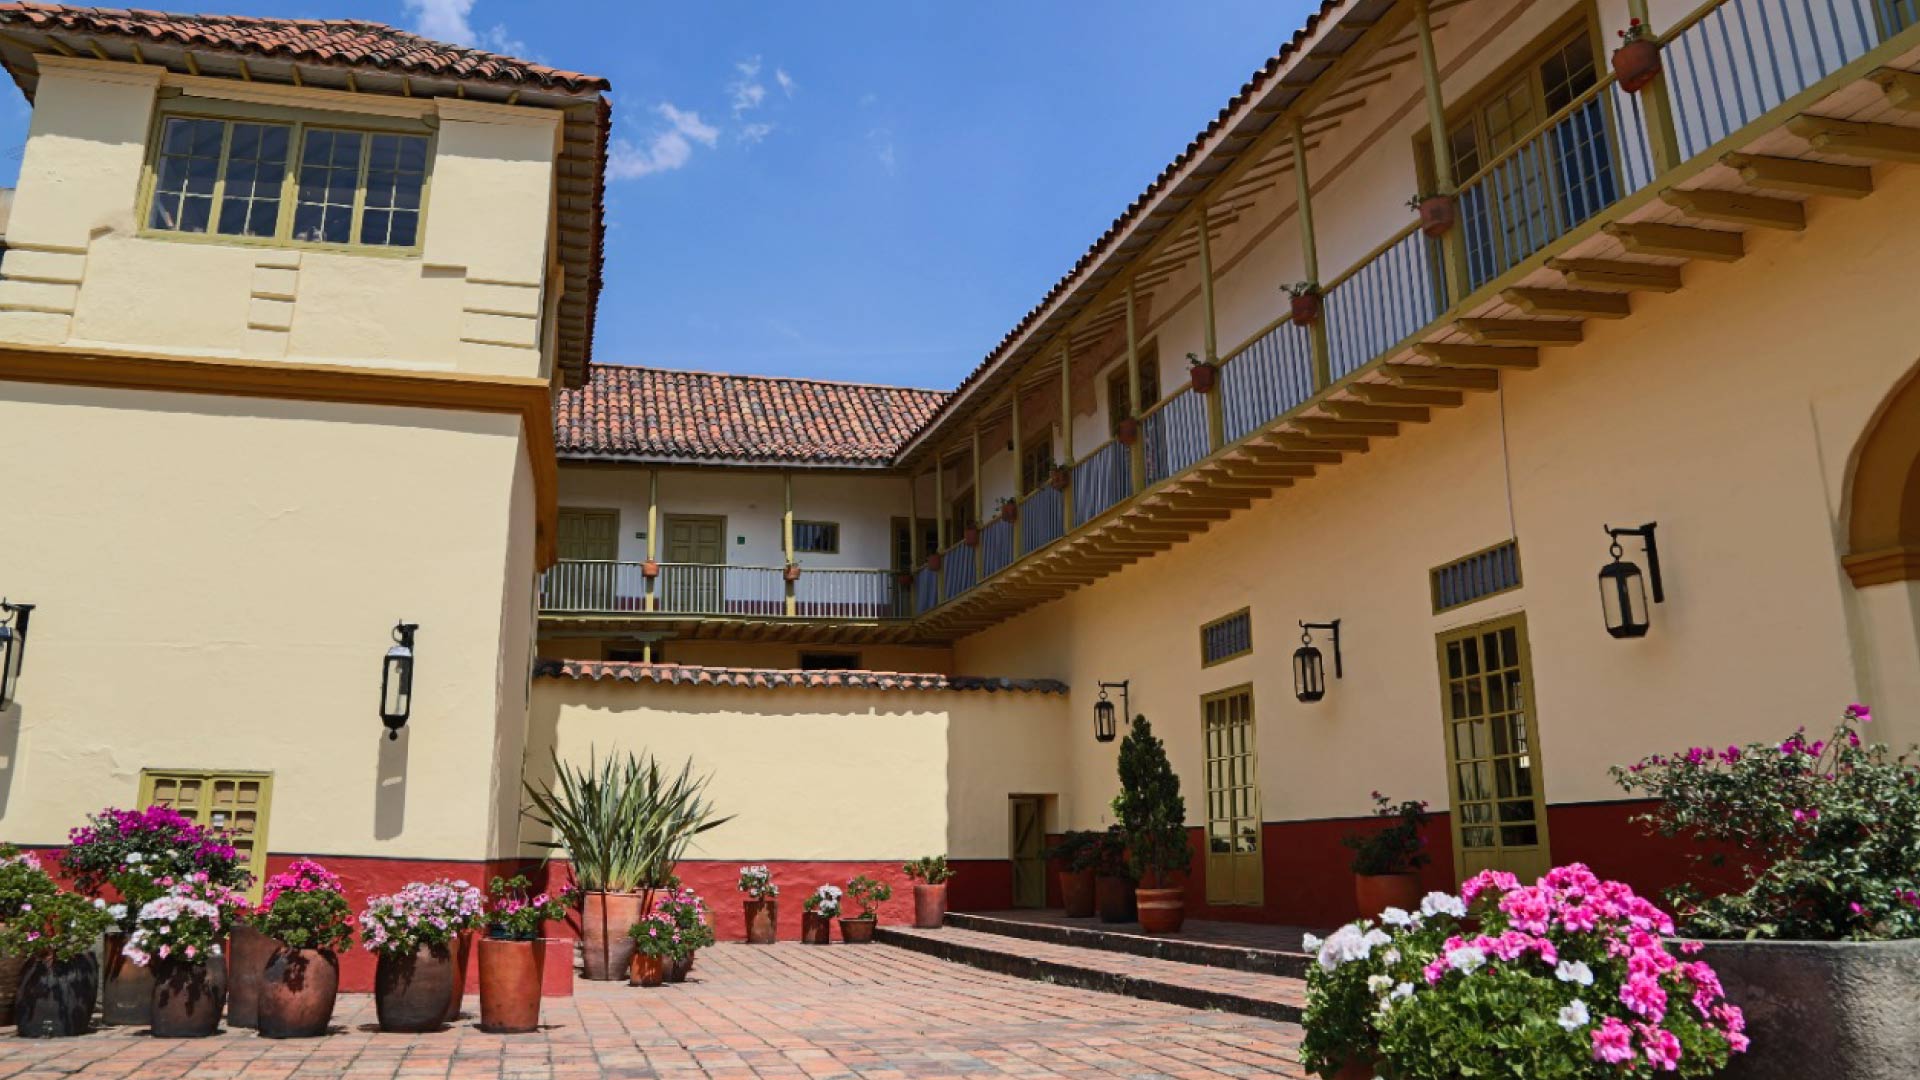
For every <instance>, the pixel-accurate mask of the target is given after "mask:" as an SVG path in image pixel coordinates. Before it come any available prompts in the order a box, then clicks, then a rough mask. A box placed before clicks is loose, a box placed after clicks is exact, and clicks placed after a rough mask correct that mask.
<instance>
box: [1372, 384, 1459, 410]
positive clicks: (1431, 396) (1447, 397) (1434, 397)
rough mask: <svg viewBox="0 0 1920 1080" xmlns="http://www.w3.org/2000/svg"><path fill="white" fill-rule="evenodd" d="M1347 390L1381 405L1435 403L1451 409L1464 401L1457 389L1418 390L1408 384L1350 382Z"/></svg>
mask: <svg viewBox="0 0 1920 1080" xmlns="http://www.w3.org/2000/svg"><path fill="white" fill-rule="evenodd" d="M1347 391H1348V392H1349V393H1351V394H1353V395H1354V396H1356V397H1361V398H1365V399H1366V400H1368V401H1372V402H1376V403H1378V404H1381V405H1437V406H1439V407H1440V408H1443V409H1453V408H1458V407H1459V406H1460V405H1461V404H1463V403H1464V402H1465V401H1466V398H1465V397H1463V396H1462V395H1461V393H1460V391H1458V390H1420V389H1415V388H1413V387H1409V386H1388V385H1387V384H1386V383H1369V382H1362V383H1352V384H1350V385H1349V386H1348V387H1347Z"/></svg>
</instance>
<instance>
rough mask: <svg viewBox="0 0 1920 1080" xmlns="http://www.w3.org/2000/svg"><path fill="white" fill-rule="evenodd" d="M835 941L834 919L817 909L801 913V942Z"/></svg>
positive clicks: (816, 943) (808, 943) (822, 943)
mask: <svg viewBox="0 0 1920 1080" xmlns="http://www.w3.org/2000/svg"><path fill="white" fill-rule="evenodd" d="M832 941H833V920H832V919H830V918H828V917H827V916H825V915H822V914H820V913H819V912H817V911H803V912H801V913H800V944H802V945H826V944H829V943H831V942H832Z"/></svg>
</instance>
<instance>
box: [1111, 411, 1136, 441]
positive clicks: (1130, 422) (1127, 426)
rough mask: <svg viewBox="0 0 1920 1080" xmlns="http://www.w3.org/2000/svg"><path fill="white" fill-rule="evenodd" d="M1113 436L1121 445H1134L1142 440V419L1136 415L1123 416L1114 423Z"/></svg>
mask: <svg viewBox="0 0 1920 1080" xmlns="http://www.w3.org/2000/svg"><path fill="white" fill-rule="evenodd" d="M1113 438H1114V441H1115V442H1118V443H1119V444H1120V445H1121V446H1132V445H1133V444H1134V443H1137V442H1139V441H1140V419H1139V417H1135V416H1123V417H1121V418H1120V419H1118V420H1116V421H1114V423H1113Z"/></svg>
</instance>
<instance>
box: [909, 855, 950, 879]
mask: <svg viewBox="0 0 1920 1080" xmlns="http://www.w3.org/2000/svg"><path fill="white" fill-rule="evenodd" d="M900 870H901V872H902V873H904V874H906V875H907V878H908V880H911V881H918V882H922V883H924V884H927V885H944V884H946V883H947V882H948V881H951V880H953V867H951V866H949V865H947V857H946V856H945V855H923V856H921V857H920V858H918V859H915V860H913V861H912V862H910V863H907V864H906V865H904V866H902V867H900Z"/></svg>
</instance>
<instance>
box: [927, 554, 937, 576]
mask: <svg viewBox="0 0 1920 1080" xmlns="http://www.w3.org/2000/svg"><path fill="white" fill-rule="evenodd" d="M927 569H929V570H931V571H933V572H934V573H936V574H937V573H939V572H940V553H939V552H937V551H932V552H928V553H927Z"/></svg>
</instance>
